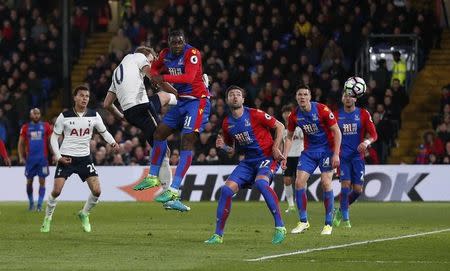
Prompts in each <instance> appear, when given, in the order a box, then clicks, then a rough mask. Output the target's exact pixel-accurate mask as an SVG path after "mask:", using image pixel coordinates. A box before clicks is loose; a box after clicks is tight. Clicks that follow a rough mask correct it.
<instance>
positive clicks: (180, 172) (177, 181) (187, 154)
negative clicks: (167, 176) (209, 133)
mask: <svg viewBox="0 0 450 271" xmlns="http://www.w3.org/2000/svg"><path fill="white" fill-rule="evenodd" d="M191 163H192V151H181V152H180V161H179V162H178V166H177V169H176V170H175V176H174V177H173V181H172V184H171V185H170V187H172V188H175V189H178V188H180V186H181V181H182V180H183V178H184V175H186V172H187V170H188V169H189V167H190V166H191Z"/></svg>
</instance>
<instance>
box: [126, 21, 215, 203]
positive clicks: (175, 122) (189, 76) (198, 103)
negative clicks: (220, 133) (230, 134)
mask: <svg viewBox="0 0 450 271" xmlns="http://www.w3.org/2000/svg"><path fill="white" fill-rule="evenodd" d="M151 77H152V81H153V82H155V83H158V84H162V83H164V82H168V83H172V84H173V86H174V88H175V89H176V90H177V93H178V101H177V104H176V105H175V106H174V107H172V108H171V109H170V110H169V112H167V114H166V115H165V116H164V118H163V120H162V121H161V123H159V124H158V127H157V129H156V131H155V134H154V139H155V140H154V147H153V149H152V154H151V166H150V178H146V179H144V180H143V181H142V182H141V183H139V184H138V185H136V186H135V187H134V188H133V189H134V190H144V189H148V188H151V187H154V186H158V185H160V180H159V178H158V175H159V171H160V168H161V163H162V161H163V158H164V156H165V154H166V150H167V138H168V137H169V136H170V135H171V134H173V133H174V132H175V131H177V130H178V131H180V132H181V151H180V160H179V162H178V165H177V168H176V170H175V175H174V177H173V181H172V184H171V185H170V187H169V189H168V190H166V191H165V192H164V193H162V194H161V195H159V196H158V197H156V198H155V201H158V202H161V203H163V204H164V207H165V208H166V209H173V210H178V211H181V212H186V211H189V210H190V208H189V207H188V206H186V205H184V204H183V203H182V202H181V201H180V196H179V189H180V186H181V182H182V180H183V178H184V176H185V175H186V172H187V171H188V169H189V167H190V166H191V163H192V156H193V151H194V145H195V142H196V141H197V139H198V135H199V133H201V132H202V131H203V129H204V127H205V125H206V123H208V119H209V113H210V110H211V102H210V100H209V98H210V94H209V90H208V88H207V87H206V86H205V82H204V79H203V67H202V58H201V54H200V51H199V50H198V49H196V48H194V47H192V46H191V45H189V44H187V43H186V41H185V38H184V34H183V32H182V31H180V30H173V31H171V32H170V33H169V48H165V49H163V50H162V51H161V52H160V54H159V57H158V59H157V60H155V61H154V62H153V64H152V66H151Z"/></svg>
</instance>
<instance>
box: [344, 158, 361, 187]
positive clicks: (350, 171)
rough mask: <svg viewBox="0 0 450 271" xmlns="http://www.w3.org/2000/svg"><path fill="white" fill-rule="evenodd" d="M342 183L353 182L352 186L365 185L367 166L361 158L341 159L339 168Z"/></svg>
mask: <svg viewBox="0 0 450 271" xmlns="http://www.w3.org/2000/svg"><path fill="white" fill-rule="evenodd" d="M339 170H340V174H339V180H340V181H351V183H352V184H357V185H362V184H363V183H364V172H365V164H364V160H363V159H361V157H359V156H358V157H353V158H350V159H345V158H341V164H340V166H339Z"/></svg>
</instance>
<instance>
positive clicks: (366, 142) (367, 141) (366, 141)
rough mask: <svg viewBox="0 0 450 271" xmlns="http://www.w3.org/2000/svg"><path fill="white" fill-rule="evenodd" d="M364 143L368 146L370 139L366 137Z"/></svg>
mask: <svg viewBox="0 0 450 271" xmlns="http://www.w3.org/2000/svg"><path fill="white" fill-rule="evenodd" d="M363 143H364V145H366V147H368V146H369V145H370V143H371V142H370V140H368V139H366V140H364V141H363Z"/></svg>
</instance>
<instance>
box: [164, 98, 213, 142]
mask: <svg viewBox="0 0 450 271" xmlns="http://www.w3.org/2000/svg"><path fill="white" fill-rule="evenodd" d="M210 111H211V102H210V101H209V98H201V99H186V98H184V99H183V98H182V99H180V100H178V103H177V105H175V106H174V107H172V108H171V109H170V110H169V112H167V114H166V115H165V116H164V118H163V120H162V122H163V123H164V124H166V125H167V126H169V127H170V128H172V129H177V130H180V131H181V133H182V134H190V133H192V132H197V133H200V132H202V131H203V129H204V128H205V125H206V123H208V119H209V113H210Z"/></svg>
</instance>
